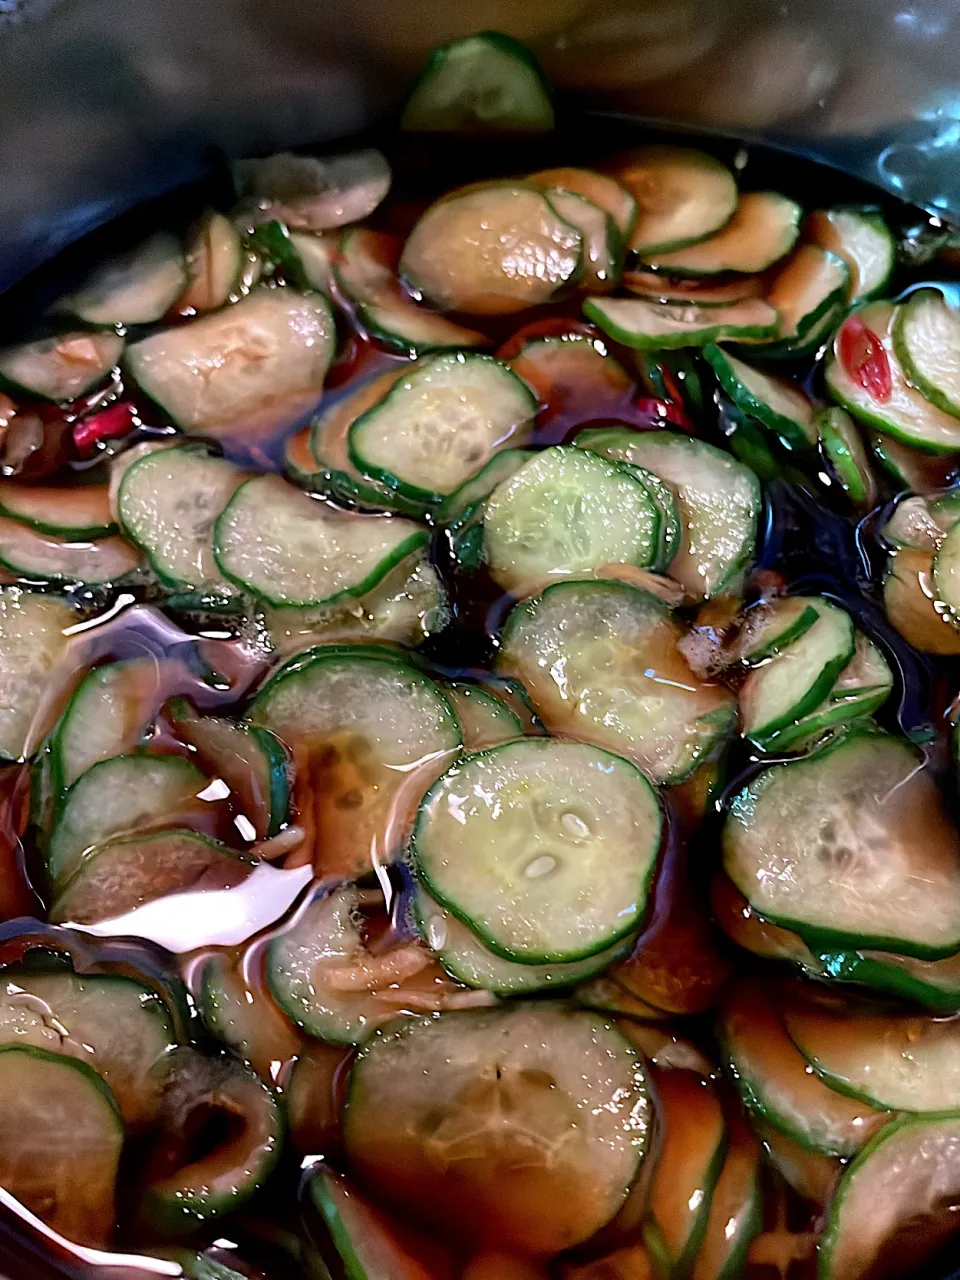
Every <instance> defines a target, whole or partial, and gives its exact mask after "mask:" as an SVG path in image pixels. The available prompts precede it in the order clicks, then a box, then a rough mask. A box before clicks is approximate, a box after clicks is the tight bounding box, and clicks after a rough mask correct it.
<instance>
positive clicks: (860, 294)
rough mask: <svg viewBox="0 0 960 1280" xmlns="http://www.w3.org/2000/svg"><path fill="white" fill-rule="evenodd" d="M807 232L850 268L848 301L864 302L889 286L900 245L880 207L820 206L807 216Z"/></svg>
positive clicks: (805, 225) (805, 229)
mask: <svg viewBox="0 0 960 1280" xmlns="http://www.w3.org/2000/svg"><path fill="white" fill-rule="evenodd" d="M804 232H805V234H806V235H807V236H809V238H810V239H811V240H813V241H814V242H815V243H816V244H818V245H821V246H822V247H823V248H824V249H828V250H829V251H830V252H831V253H835V254H837V255H838V256H839V257H841V258H843V260H844V262H846V264H847V266H848V267H849V268H850V281H849V284H848V287H847V301H848V302H849V303H851V304H852V303H857V302H864V301H866V300H867V299H868V298H872V297H874V296H875V295H876V294H878V293H882V292H883V290H884V289H885V288H886V285H887V281H888V280H889V279H890V276H891V275H892V273H893V268H894V266H895V264H896V257H897V253H896V248H897V247H896V243H895V241H894V238H893V236H892V235H891V233H890V229H889V227H888V226H887V224H886V223H885V222H884V220H883V215H882V214H881V212H880V210H879V209H873V208H870V207H869V206H867V205H863V206H857V205H839V206H838V207H837V208H835V209H818V210H817V211H816V212H815V213H811V214H810V216H809V217H808V218H807V220H806V222H805V224H804Z"/></svg>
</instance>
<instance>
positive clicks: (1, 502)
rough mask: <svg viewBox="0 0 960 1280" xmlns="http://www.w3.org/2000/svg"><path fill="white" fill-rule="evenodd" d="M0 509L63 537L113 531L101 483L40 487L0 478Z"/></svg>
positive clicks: (40, 530) (85, 536)
mask: <svg viewBox="0 0 960 1280" xmlns="http://www.w3.org/2000/svg"><path fill="white" fill-rule="evenodd" d="M0 512H2V513H3V514H4V515H5V516H10V517H11V518H12V519H14V520H19V521H20V523H21V524H27V525H29V526H30V528H31V529H36V530H37V531H38V532H39V533H53V534H56V535H58V536H60V537H64V538H66V537H70V538H76V539H78V540H79V539H81V538H102V537H103V536H104V535H105V534H108V533H116V531H117V526H116V524H115V523H114V520H113V516H112V515H111V513H110V498H109V493H108V490H107V486H106V485H102V484H84V485H70V486H69V487H64V488H54V487H53V486H49V487H47V486H44V487H42V488H41V487H35V486H34V485H29V484H18V483H17V482H16V481H14V480H0Z"/></svg>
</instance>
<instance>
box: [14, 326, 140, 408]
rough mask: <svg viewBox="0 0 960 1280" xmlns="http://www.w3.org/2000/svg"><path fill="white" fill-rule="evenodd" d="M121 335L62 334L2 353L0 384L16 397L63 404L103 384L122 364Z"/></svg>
mask: <svg viewBox="0 0 960 1280" xmlns="http://www.w3.org/2000/svg"><path fill="white" fill-rule="evenodd" d="M124 345H125V343H124V340H123V338H121V337H120V335H119V334H118V333H109V332H104V333H77V332H72V333H61V334H58V335H57V336H56V337H54V338H38V339H37V340H36V341H34V342H25V343H23V344H22V345H21V346H17V347H6V348H4V349H3V350H0V383H2V384H3V385H4V386H6V387H8V388H9V390H11V391H12V392H13V394H14V395H21V396H29V397H31V398H36V399H39V400H50V401H52V402H53V403H54V404H62V403H63V402H64V401H65V400H76V399H77V397H78V396H82V395H83V394H84V392H86V391H90V390H91V388H93V387H95V386H96V385H97V383H99V382H103V381H104V380H105V379H106V378H107V375H108V374H109V373H110V371H111V369H113V368H114V366H115V365H116V364H117V363H118V362H119V360H120V356H121V353H122V352H123V348H124Z"/></svg>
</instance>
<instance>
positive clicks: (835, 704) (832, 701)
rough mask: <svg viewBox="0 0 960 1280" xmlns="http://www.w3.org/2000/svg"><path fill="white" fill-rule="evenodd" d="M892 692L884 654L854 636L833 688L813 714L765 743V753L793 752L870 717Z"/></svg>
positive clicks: (859, 636) (802, 718) (871, 642)
mask: <svg viewBox="0 0 960 1280" xmlns="http://www.w3.org/2000/svg"><path fill="white" fill-rule="evenodd" d="M892 691H893V672H892V671H891V670H890V665H889V663H888V662H887V660H886V658H884V656H883V654H882V653H881V652H880V650H879V649H878V648H877V646H876V645H875V644H874V643H873V641H872V640H869V639H868V638H867V637H866V636H865V635H861V634H860V633H859V632H858V633H857V635H856V640H855V648H854V653H853V657H852V658H851V659H850V661H849V662H848V663H847V665H846V666H845V667H844V668H843V670H842V671H841V672H840V674H839V675H838V676H837V678H836V680H835V681H834V684H833V688H832V689H831V690H830V692H829V693H828V694H827V696H826V698H824V700H823V702H821V703H820V705H819V706H818V707H816V708H815V709H814V710H813V711H811V712H809V713H808V714H807V715H805V716H802V717H801V718H800V719H799V720H798V721H797V722H796V723H795V724H793V725H787V726H786V727H785V728H783V729H781V730H779V731H778V732H777V733H775V734H773V736H772V737H770V738H768V739H767V740H766V744H765V745H766V750H767V751H774V752H780V751H787V750H791V751H796V750H800V749H801V748H804V747H806V746H807V745H809V744H811V743H814V742H816V741H817V740H818V739H819V738H821V737H822V736H823V735H824V734H825V733H826V732H827V731H828V730H830V729H835V728H837V727H838V726H840V725H845V724H850V723H851V722H852V721H854V720H858V719H862V718H864V717H866V716H872V715H873V713H874V712H875V711H876V710H878V709H879V708H880V707H882V706H883V704H884V703H885V702H886V700H887V699H888V698H889V696H890V694H891V693H892Z"/></svg>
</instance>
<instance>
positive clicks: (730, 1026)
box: [720, 982, 889, 1157]
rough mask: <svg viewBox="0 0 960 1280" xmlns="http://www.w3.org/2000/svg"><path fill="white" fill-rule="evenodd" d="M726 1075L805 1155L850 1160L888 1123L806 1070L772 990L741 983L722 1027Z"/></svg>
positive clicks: (748, 1102)
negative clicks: (785, 1025)
mask: <svg viewBox="0 0 960 1280" xmlns="http://www.w3.org/2000/svg"><path fill="white" fill-rule="evenodd" d="M720 1036H721V1040H722V1045H723V1053H724V1059H725V1062H726V1067H727V1070H728V1072H729V1073H730V1075H731V1076H732V1078H733V1082H734V1084H735V1085H736V1087H737V1089H738V1090H739V1092H740V1096H741V1098H742V1099H743V1103H744V1105H745V1106H746V1107H747V1108H748V1110H749V1111H750V1112H751V1113H752V1114H753V1115H756V1116H758V1117H759V1118H760V1119H762V1120H763V1121H764V1122H765V1123H766V1124H768V1125H770V1126H771V1127H772V1128H774V1129H775V1130H777V1132H779V1133H782V1134H784V1135H785V1136H786V1137H787V1138H790V1139H791V1141H793V1142H796V1143H797V1144H798V1145H799V1146H801V1147H803V1148H804V1150H807V1151H818V1152H820V1154H821V1155H828V1156H844V1157H845V1156H851V1155H854V1154H855V1153H856V1152H857V1151H859V1150H860V1149H861V1147H862V1146H863V1144H864V1143H865V1142H867V1141H869V1139H870V1138H871V1137H872V1136H873V1134H875V1133H876V1132H877V1131H878V1130H879V1129H880V1128H881V1127H882V1125H883V1124H884V1123H885V1122H886V1121H887V1120H888V1119H889V1116H888V1114H887V1113H886V1112H885V1111H878V1110H876V1109H874V1108H873V1107H871V1106H869V1105H867V1104H865V1103H863V1102H856V1101H855V1100H854V1099H852V1098H847V1097H844V1096H843V1094H840V1093H836V1092H834V1090H833V1089H830V1088H828V1087H827V1085H825V1084H824V1083H823V1081H822V1080H820V1079H819V1078H818V1077H817V1076H816V1075H814V1074H813V1072H811V1071H810V1070H809V1068H808V1067H807V1063H806V1061H805V1059H804V1058H803V1055H802V1054H801V1053H800V1052H799V1050H798V1049H797V1048H796V1046H795V1045H794V1043H793V1041H792V1040H791V1039H790V1037H789V1036H788V1035H787V1033H786V1031H785V1030H784V1028H783V1024H782V1023H781V1021H780V1019H779V1017H778V1015H777V1007H776V1005H775V1003H774V1000H773V997H772V996H771V994H770V992H769V991H767V990H766V989H765V988H763V987H761V986H758V985H757V984H752V983H747V982H741V983H740V984H739V985H738V986H736V987H735V988H734V989H733V991H732V992H731V993H730V996H729V998H728V1000H727V1003H726V1005H725V1007H724V1011H723V1016H722V1019H721V1024H720Z"/></svg>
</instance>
